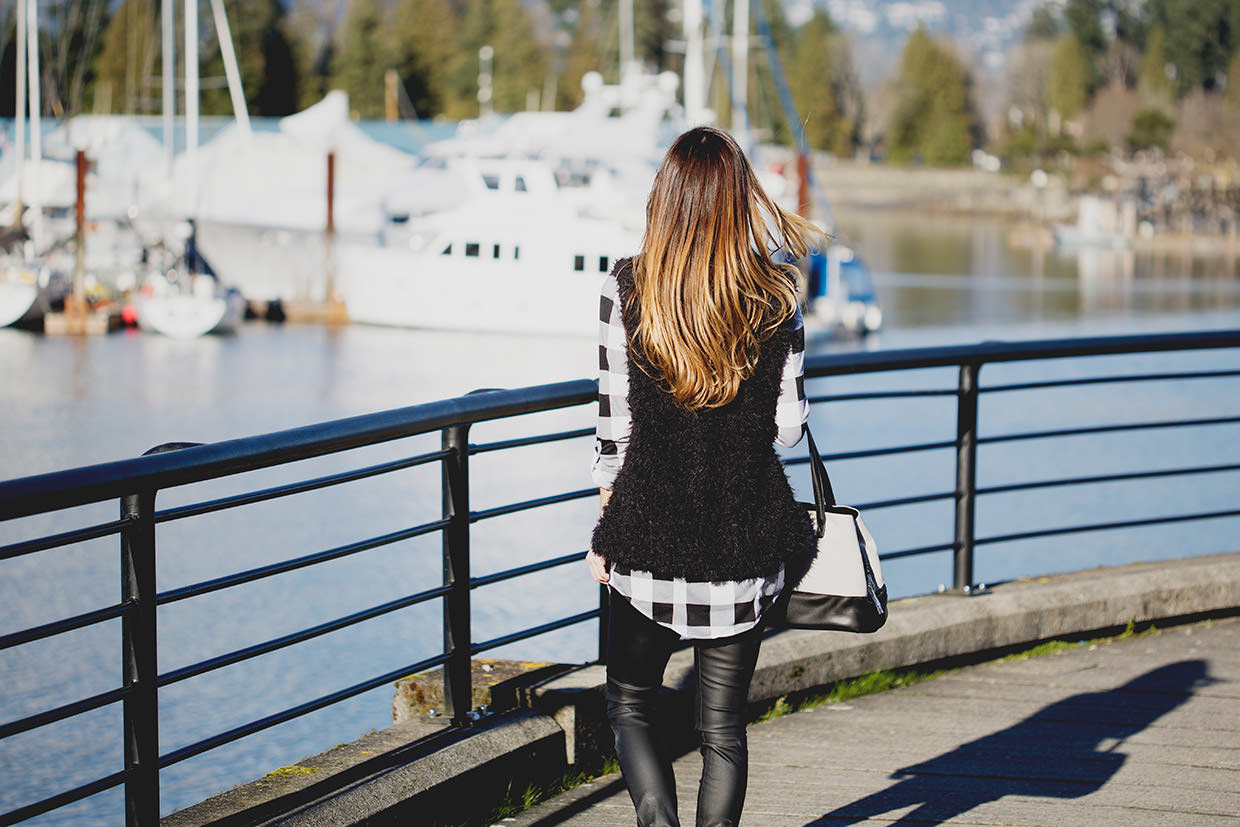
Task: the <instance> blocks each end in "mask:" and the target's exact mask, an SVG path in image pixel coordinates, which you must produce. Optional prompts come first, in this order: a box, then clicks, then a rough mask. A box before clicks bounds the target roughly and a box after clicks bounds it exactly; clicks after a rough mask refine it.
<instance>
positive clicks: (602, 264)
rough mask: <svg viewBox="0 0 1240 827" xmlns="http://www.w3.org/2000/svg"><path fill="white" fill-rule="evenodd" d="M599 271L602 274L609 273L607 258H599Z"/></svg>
mask: <svg viewBox="0 0 1240 827" xmlns="http://www.w3.org/2000/svg"><path fill="white" fill-rule="evenodd" d="M598 271H599V272H600V273H606V272H607V256H599V257H598Z"/></svg>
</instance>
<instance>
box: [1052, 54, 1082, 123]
mask: <svg viewBox="0 0 1240 827" xmlns="http://www.w3.org/2000/svg"><path fill="white" fill-rule="evenodd" d="M1089 79H1090V69H1089V57H1088V55H1087V54H1086V53H1085V49H1084V47H1083V46H1082V45H1081V41H1080V40H1078V39H1077V37H1076V35H1075V34H1065V35H1064V36H1063V37H1061V38H1059V42H1058V43H1056V44H1055V52H1054V54H1053V55H1052V56H1051V66H1050V72H1049V73H1048V76H1047V79H1046V83H1047V88H1046V100H1047V102H1048V103H1049V104H1050V105H1051V107H1052V108H1053V109H1055V110H1056V111H1057V112H1058V113H1059V115H1060V116H1061V117H1063V118H1065V119H1071V118H1075V117H1076V116H1077V114H1078V113H1080V111H1081V110H1082V109H1083V108H1084V107H1085V104H1086V103H1088V102H1089V96H1090V88H1089Z"/></svg>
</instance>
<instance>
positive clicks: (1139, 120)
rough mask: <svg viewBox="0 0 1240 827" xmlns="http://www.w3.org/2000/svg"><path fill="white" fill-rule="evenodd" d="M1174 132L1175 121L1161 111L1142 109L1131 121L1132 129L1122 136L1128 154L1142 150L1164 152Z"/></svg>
mask: <svg viewBox="0 0 1240 827" xmlns="http://www.w3.org/2000/svg"><path fill="white" fill-rule="evenodd" d="M1173 132H1175V120H1174V119H1173V118H1171V117H1170V116H1169V115H1167V114H1166V113H1165V112H1163V111H1162V110H1161V109H1142V110H1141V111H1140V112H1138V113H1137V114H1136V116H1135V117H1134V118H1133V119H1132V127H1131V128H1130V129H1129V130H1128V134H1127V135H1125V136H1124V143H1125V144H1127V146H1128V151H1129V152H1139V151H1141V150H1143V149H1155V148H1156V149H1162V150H1165V149H1166V148H1167V146H1168V145H1169V144H1170V143H1171V133H1173Z"/></svg>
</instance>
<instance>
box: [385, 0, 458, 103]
mask: <svg viewBox="0 0 1240 827" xmlns="http://www.w3.org/2000/svg"><path fill="white" fill-rule="evenodd" d="M394 33H395V37H396V43H397V44H398V45H397V48H396V49H395V51H396V53H397V58H396V70H397V71H398V72H399V73H400V80H401V83H402V84H403V85H404V89H405V94H406V95H407V96H408V97H409V101H410V103H412V104H413V109H414V112H416V113H417V115H418V117H420V118H430V117H434V116H436V115H439V114H441V113H443V111H444V109H445V108H446V106H447V99H448V94H449V92H448V76H449V74H450V72H451V70H452V66H453V64H454V63H455V62H456V61H457V60H458V59H459V56H458V54H457V52H456V50H455V49H454V48H453V44H454V41H455V40H456V37H457V19H456V14H455V12H454V11H453V9H452V5H451V3H450V2H449V0H400V2H399V3H398V5H397V6H396V23H395V27H394Z"/></svg>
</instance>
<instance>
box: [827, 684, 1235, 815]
mask: <svg viewBox="0 0 1240 827" xmlns="http://www.w3.org/2000/svg"><path fill="white" fill-rule="evenodd" d="M1211 682H1212V679H1211V678H1210V677H1209V676H1208V674H1207V672H1206V664H1205V662H1204V661H1200V660H1185V661H1180V662H1178V663H1173V664H1169V665H1167V666H1164V667H1161V668H1159V669H1155V670H1153V671H1150V672H1146V673H1145V674H1144V675H1141V676H1139V677H1137V678H1134V679H1133V680H1131V681H1129V682H1128V683H1126V684H1124V685H1123V686H1119V687H1116V688H1115V689H1109V690H1107V691H1105V692H1084V693H1081V694H1079V695H1073V696H1072V697H1070V698H1065V699H1064V700H1062V701H1057V702H1056V703H1053V704H1051V705H1049V706H1046V707H1043V708H1042V709H1040V710H1038V711H1037V712H1035V713H1034V714H1033V715H1031V716H1029V717H1028V718H1026V719H1025V720H1023V721H1021V722H1019V723H1017V724H1015V725H1014V726H1010V727H1008V728H1007V729H1004V730H1000V731H999V732H995V733H992V734H990V735H986V736H984V737H982V738H978V739H977V740H974V741H970V742H969V743H967V744H962V745H960V746H959V747H957V748H956V749H954V750H952V751H950V752H946V753H943V754H942V755H940V756H938V757H936V758H931V759H930V760H929V761H923V762H921V763H919V764H913V765H911V766H908V767H902V768H901V769H899V770H896V771H895V772H894V773H892V776H891V777H892V778H895V779H899V781H898V782H897V783H895V784H893V785H892V786H890V787H888V788H887V789H884V790H880V791H879V792H876V793H873V794H871V795H868V796H866V797H865V798H862V799H861V800H859V801H854V802H853V803H851V804H847V805H845V806H843V807H839V808H837V809H835V810H832V811H831V812H829V813H825V814H824V815H823V816H822V817H821V818H818V819H815V820H814V821H812V822H809V824H808V825H806V827H825V826H826V825H836V824H853V823H856V822H861V821H865V820H866V819H869V818H875V817H878V816H880V815H881V814H884V813H889V812H891V811H893V810H902V809H904V808H906V807H910V806H911V807H913V809H912V810H910V811H909V812H908V813H906V814H905V815H903V816H902V817H901V818H899V819H898V820H896V821H895V822H893V823H895V824H914V823H916V824H941V823H943V822H945V821H948V820H950V819H952V818H954V817H956V816H959V815H961V814H962V813H966V812H968V811H970V810H972V809H973V808H975V807H978V806H980V805H982V804H986V803H988V802H991V801H997V800H998V799H1000V798H1003V797H1004V796H1008V795H1021V796H1038V797H1045V798H1063V799H1073V798H1080V797H1082V796H1085V795H1089V794H1090V793H1093V792H1096V791H1097V790H1099V789H1100V788H1101V787H1102V786H1103V785H1104V784H1106V783H1107V782H1108V781H1110V780H1111V779H1112V778H1113V777H1114V776H1115V774H1116V773H1117V772H1119V770H1120V768H1121V767H1122V766H1123V765H1124V761H1125V760H1126V759H1127V756H1126V755H1125V754H1124V753H1123V752H1122V751H1121V749H1122V747H1123V743H1124V741H1125V740H1126V739H1127V738H1130V737H1131V736H1133V735H1134V734H1136V733H1138V732H1140V731H1141V730H1143V729H1145V728H1146V727H1148V726H1150V725H1152V724H1153V723H1154V722H1155V721H1156V720H1158V718H1160V717H1162V716H1163V715H1165V714H1167V713H1168V712H1170V711H1172V710H1173V709H1175V708H1176V707H1178V706H1180V704H1182V703H1184V702H1185V701H1187V700H1188V699H1189V698H1190V697H1191V696H1192V692H1193V689H1194V688H1195V687H1198V686H1203V685H1205V684H1208V683H1211ZM910 727H911V728H912V727H915V723H911V724H910Z"/></svg>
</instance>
